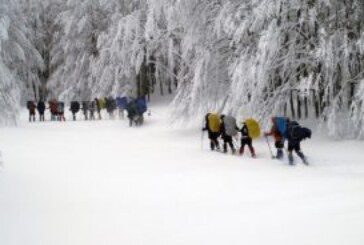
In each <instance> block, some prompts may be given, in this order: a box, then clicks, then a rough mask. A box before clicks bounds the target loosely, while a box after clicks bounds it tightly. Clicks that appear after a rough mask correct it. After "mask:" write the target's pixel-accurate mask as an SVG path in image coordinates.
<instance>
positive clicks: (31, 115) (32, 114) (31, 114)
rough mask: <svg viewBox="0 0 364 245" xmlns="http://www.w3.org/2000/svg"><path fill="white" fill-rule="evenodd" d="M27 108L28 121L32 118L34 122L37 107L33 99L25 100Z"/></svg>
mask: <svg viewBox="0 0 364 245" xmlns="http://www.w3.org/2000/svg"><path fill="white" fill-rule="evenodd" d="M27 108H28V110H29V122H31V121H32V120H33V122H35V109H36V108H37V107H36V105H35V103H34V101H28V102H27Z"/></svg>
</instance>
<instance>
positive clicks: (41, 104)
mask: <svg viewBox="0 0 364 245" xmlns="http://www.w3.org/2000/svg"><path fill="white" fill-rule="evenodd" d="M45 109H46V106H45V104H44V102H43V101H41V100H39V102H38V104H37V110H38V114H39V121H40V122H42V121H43V122H44V112H45Z"/></svg>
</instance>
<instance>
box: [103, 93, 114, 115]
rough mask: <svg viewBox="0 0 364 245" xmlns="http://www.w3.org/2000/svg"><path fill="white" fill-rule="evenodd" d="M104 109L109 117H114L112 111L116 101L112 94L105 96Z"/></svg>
mask: <svg viewBox="0 0 364 245" xmlns="http://www.w3.org/2000/svg"><path fill="white" fill-rule="evenodd" d="M105 106H106V111H107V113H108V114H109V118H110V119H114V118H115V117H114V111H115V109H116V102H115V100H114V98H113V97H112V96H110V97H109V98H105Z"/></svg>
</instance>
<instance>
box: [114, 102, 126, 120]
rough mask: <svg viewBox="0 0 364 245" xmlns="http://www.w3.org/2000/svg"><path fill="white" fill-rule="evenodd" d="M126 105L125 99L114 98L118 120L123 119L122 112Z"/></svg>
mask: <svg viewBox="0 0 364 245" xmlns="http://www.w3.org/2000/svg"><path fill="white" fill-rule="evenodd" d="M127 104H128V100H127V98H126V97H122V98H120V97H118V98H116V105H117V107H118V112H119V113H118V114H119V118H120V119H124V110H125V106H126V105H127Z"/></svg>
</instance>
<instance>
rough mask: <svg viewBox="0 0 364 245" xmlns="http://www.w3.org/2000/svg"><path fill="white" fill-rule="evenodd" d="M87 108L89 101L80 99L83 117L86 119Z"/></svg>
mask: <svg viewBox="0 0 364 245" xmlns="http://www.w3.org/2000/svg"><path fill="white" fill-rule="evenodd" d="M88 108H89V102H88V101H82V108H81V110H82V112H83V115H84V117H85V120H86V121H87V120H88Z"/></svg>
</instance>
